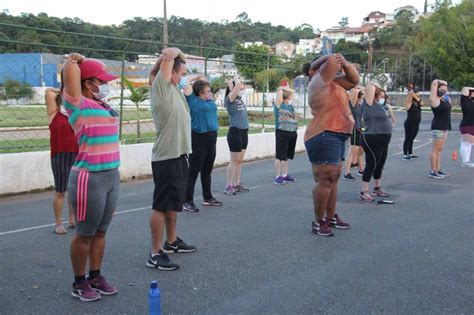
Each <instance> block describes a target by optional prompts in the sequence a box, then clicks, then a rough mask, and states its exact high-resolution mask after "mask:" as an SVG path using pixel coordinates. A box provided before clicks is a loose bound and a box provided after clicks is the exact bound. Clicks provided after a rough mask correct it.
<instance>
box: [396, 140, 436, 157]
mask: <svg viewBox="0 0 474 315" xmlns="http://www.w3.org/2000/svg"><path fill="white" fill-rule="evenodd" d="M432 142H433V140H431V139H429V140H428V142H426V143H423V144H420V145H419V146H416V147H413V149H419V148H422V147H424V146H427V145H428V144H431V143H432ZM402 154H403V151H400V152H395V153H392V154H390V155H389V156H387V157H392V156H396V155H402Z"/></svg>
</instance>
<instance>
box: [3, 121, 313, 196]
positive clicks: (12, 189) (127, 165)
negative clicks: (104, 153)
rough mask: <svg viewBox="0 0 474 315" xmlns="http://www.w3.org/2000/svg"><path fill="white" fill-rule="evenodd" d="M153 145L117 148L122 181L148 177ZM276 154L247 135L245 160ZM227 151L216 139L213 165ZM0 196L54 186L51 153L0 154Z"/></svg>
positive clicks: (269, 139)
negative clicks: (247, 143)
mask: <svg viewBox="0 0 474 315" xmlns="http://www.w3.org/2000/svg"><path fill="white" fill-rule="evenodd" d="M303 135H304V129H300V130H299V131H298V142H297V144H296V150H297V151H303V150H304V142H303ZM152 146H153V144H152V143H142V144H131V145H125V146H122V147H121V149H120V153H121V159H122V165H121V166H120V176H121V178H122V180H128V179H132V178H136V177H141V176H147V175H151V149H152ZM274 155H275V134H274V133H273V132H272V133H262V134H252V135H249V145H248V149H247V153H246V156H245V160H246V161H248V160H254V159H259V158H265V157H272V156H274ZM229 156H230V155H229V148H228V146H227V139H226V137H219V138H218V139H217V157H216V161H215V165H216V166H218V165H224V164H226V163H228V162H229ZM0 174H1V178H0V195H3V194H12V193H20V192H27V191H31V190H35V189H45V188H49V187H51V186H53V185H54V179H53V174H52V171H51V162H50V153H49V151H43V152H26V153H10V154H0Z"/></svg>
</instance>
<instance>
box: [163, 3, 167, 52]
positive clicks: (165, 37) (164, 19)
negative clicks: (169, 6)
mask: <svg viewBox="0 0 474 315" xmlns="http://www.w3.org/2000/svg"><path fill="white" fill-rule="evenodd" d="M163 12H164V13H163V48H166V47H168V19H167V17H166V0H163Z"/></svg>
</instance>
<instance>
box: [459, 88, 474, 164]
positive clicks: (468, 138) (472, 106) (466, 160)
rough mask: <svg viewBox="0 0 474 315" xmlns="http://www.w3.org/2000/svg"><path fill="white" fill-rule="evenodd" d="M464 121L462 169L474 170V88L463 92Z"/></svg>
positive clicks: (461, 125)
mask: <svg viewBox="0 0 474 315" xmlns="http://www.w3.org/2000/svg"><path fill="white" fill-rule="evenodd" d="M461 110H462V120H461V123H460V124H459V131H460V132H461V147H460V150H459V151H460V152H461V160H462V161H461V167H470V168H474V163H473V162H471V148H472V146H473V145H474V88H473V87H467V86H465V87H463V88H462V90H461Z"/></svg>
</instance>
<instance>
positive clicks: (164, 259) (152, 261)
mask: <svg viewBox="0 0 474 315" xmlns="http://www.w3.org/2000/svg"><path fill="white" fill-rule="evenodd" d="M146 266H147V267H150V268H156V269H158V270H166V271H172V270H176V269H179V265H178V264H175V263H173V262H171V259H170V258H169V256H168V254H166V253H164V252H160V253H159V254H156V255H153V256H152V255H151V254H150V258H148V261H147V262H146Z"/></svg>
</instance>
